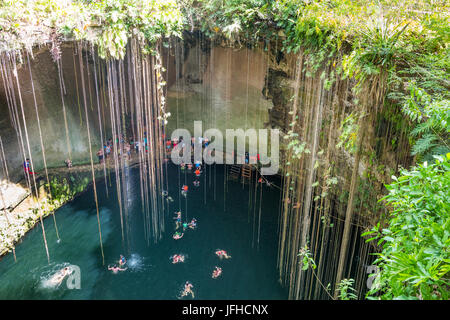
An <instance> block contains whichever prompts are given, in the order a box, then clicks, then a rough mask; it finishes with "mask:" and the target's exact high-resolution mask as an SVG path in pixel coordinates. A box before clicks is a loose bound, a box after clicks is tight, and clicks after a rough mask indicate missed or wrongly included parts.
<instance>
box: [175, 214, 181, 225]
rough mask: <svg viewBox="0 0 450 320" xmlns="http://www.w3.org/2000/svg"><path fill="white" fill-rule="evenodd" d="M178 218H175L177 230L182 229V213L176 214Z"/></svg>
mask: <svg viewBox="0 0 450 320" xmlns="http://www.w3.org/2000/svg"><path fill="white" fill-rule="evenodd" d="M175 214H176V217H174V219H175V224H176V226H177V229H178V228H179V227H180V224H181V211H178V212H175Z"/></svg>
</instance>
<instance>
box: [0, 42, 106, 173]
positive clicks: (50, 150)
mask: <svg viewBox="0 0 450 320" xmlns="http://www.w3.org/2000/svg"><path fill="white" fill-rule="evenodd" d="M33 55H34V56H33V57H32V58H31V57H30V62H31V71H32V76H33V81H34V92H35V95H36V103H37V108H38V113H39V119H40V126H41V132H42V140H43V145H44V150H45V155H46V161H47V166H49V167H54V166H61V165H64V160H65V159H67V158H68V157H69V146H68V143H67V139H66V126H65V121H64V113H63V105H62V100H61V94H60V84H59V77H58V68H57V65H56V63H55V62H53V60H52V57H51V55H50V53H49V51H48V49H47V48H42V49H37V50H35V52H34V54H33ZM22 58H23V63H22V64H20V65H18V78H19V84H20V92H21V96H22V101H23V109H24V117H25V122H26V126H25V123H24V121H23V118H22V115H23V114H22V111H21V106H20V103H19V94H18V91H17V86H16V85H15V93H16V101H17V103H18V105H17V108H18V115H19V119H20V125H21V131H22V139H23V143H24V148H22V145H21V142H20V141H21V139H20V137H19V129H17V130H16V129H15V128H14V125H13V123H12V121H11V116H12V114H11V112H10V110H9V108H8V104H7V99H6V92H5V87H4V86H3V80H4V79H0V84H2V85H1V86H0V136H1V138H2V141H3V146H4V151H5V156H6V160H7V166H8V169H9V173H10V179H11V180H13V181H18V180H20V179H21V178H23V170H22V163H23V159H24V157H25V158H31V159H32V161H33V165H34V169H35V171H39V170H41V169H42V168H43V165H44V163H43V157H42V149H41V143H40V134H39V128H38V122H37V115H36V110H35V105H34V97H33V91H32V83H31V80H30V72H29V69H28V65H27V60H26V59H27V57H26V55H25V56H24V57H22ZM73 59H75V63H76V68H77V70H76V71H75V69H74V60H73ZM83 61H84V62H86V52H84V54H83ZM75 73H76V75H77V77H75ZM62 74H63V79H64V87H65V94H64V102H65V108H66V118H67V127H68V132H69V144H70V151H71V155H72V161H73V163H74V164H76V163H82V162H86V161H89V149H88V136H87V130H86V114H85V111H84V104H83V93H82V89H81V73H80V67H79V65H78V53H76V55H75V56H74V48H73V45H72V44H70V43H69V44H64V45H63V46H62ZM84 77H85V79H86V95H87V103H88V118H89V127H90V130H91V141H92V146H93V148H92V149H93V153H94V157H95V153H96V152H97V149H98V148H99V147H100V134H99V128H100V126H99V121H98V116H97V104H96V95H95V87H94V81H93V78H94V76H93V66H92V60H91V58H89V68H84ZM88 79H89V80H90V81H88ZM11 80H13V81H14V83H15V79H14V78H13V79H11ZM76 84H78V95H77V90H76ZM89 86H90V88H89ZM101 108H102V111H103V112H104V117H105V119H109V113H108V110H107V108H105V107H104V106H103V105H101ZM102 116H103V115H102ZM102 120H103V119H102ZM108 123H109V121H106V123H105V125H106V128H108ZM25 128H26V129H27V133H28V141H29V146H30V151H31V155H30V154H29V152H28V141H27V139H26V134H25ZM24 153H25V156H24ZM3 175H4V173H3V171H2V170H0V179H1V178H2V177H3Z"/></svg>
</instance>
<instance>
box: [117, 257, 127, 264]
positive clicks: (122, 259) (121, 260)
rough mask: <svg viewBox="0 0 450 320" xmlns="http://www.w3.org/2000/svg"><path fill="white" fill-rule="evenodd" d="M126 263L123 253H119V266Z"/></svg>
mask: <svg viewBox="0 0 450 320" xmlns="http://www.w3.org/2000/svg"><path fill="white" fill-rule="evenodd" d="M126 263H127V259H125V257H124V256H123V255H120V259H119V266H120V267H122V266H124V265H125V264H126Z"/></svg>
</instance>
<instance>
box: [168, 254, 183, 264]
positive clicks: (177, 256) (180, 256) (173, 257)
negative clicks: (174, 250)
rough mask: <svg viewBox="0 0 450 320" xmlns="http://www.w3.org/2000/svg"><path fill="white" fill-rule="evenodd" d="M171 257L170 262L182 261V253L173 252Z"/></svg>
mask: <svg viewBox="0 0 450 320" xmlns="http://www.w3.org/2000/svg"><path fill="white" fill-rule="evenodd" d="M170 258H171V259H172V263H173V264H175V263H180V262H184V259H185V257H184V255H182V254H174V255H173V256H172V257H170Z"/></svg>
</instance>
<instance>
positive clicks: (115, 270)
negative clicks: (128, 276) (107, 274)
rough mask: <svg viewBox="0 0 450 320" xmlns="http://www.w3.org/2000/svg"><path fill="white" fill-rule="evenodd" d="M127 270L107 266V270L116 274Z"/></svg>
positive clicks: (115, 266)
mask: <svg viewBox="0 0 450 320" xmlns="http://www.w3.org/2000/svg"><path fill="white" fill-rule="evenodd" d="M127 269H128V268H125V269H122V268H121V267H118V266H117V265H114V266H112V267H110V266H108V270H111V271H112V272H113V273H118V272H119V271H125V270H127Z"/></svg>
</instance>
